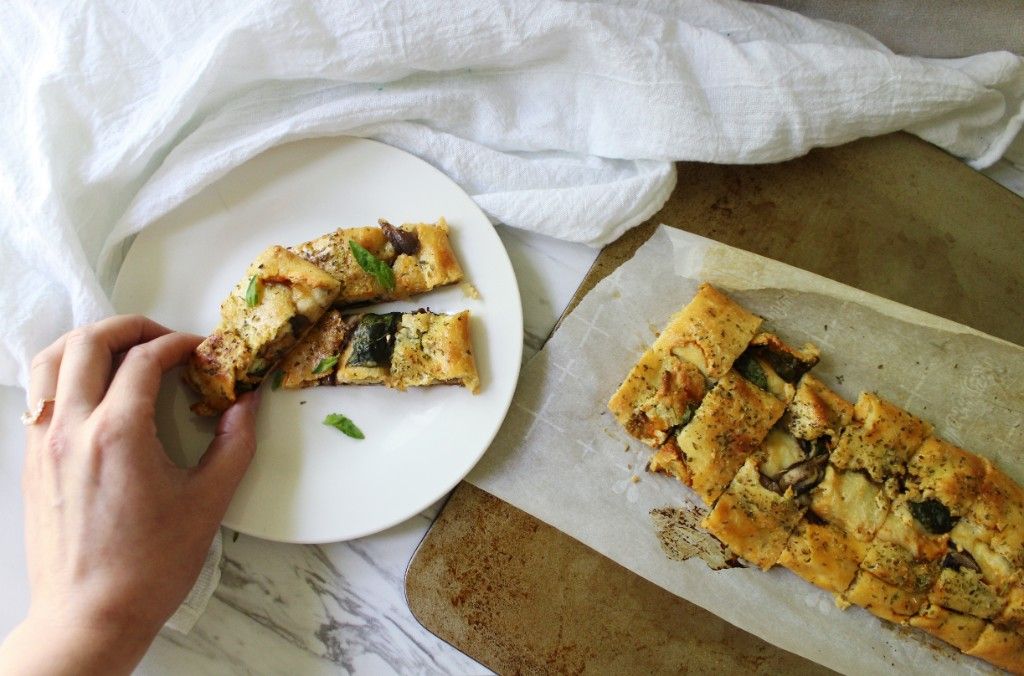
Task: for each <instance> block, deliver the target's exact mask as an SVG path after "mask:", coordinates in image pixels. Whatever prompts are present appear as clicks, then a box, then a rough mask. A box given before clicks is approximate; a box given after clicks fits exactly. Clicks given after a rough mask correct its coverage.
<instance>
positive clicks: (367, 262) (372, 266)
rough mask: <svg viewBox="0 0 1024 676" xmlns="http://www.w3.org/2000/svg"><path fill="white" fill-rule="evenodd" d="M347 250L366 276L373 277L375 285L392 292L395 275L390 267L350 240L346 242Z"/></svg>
mask: <svg viewBox="0 0 1024 676" xmlns="http://www.w3.org/2000/svg"><path fill="white" fill-rule="evenodd" d="M348 248H349V249H351V251H352V255H353V256H354V257H355V259H356V263H359V267H361V268H362V269H363V270H365V271H366V272H367V274H370V275H373V277H374V279H376V280H377V283H378V284H380V285H381V286H383V287H384V288H385V289H387V290H388V291H392V290H394V288H395V273H394V272H393V271H392V270H391V266H390V265H388V264H387V263H385V262H384V261H382V260H381V259H379V258H377V257H376V256H374V255H373V254H372V253H370V252H369V251H367V250H366V248H365V247H363V246H362V245H361V244H359V242H357V241H355V240H352V239H350V240H349V241H348Z"/></svg>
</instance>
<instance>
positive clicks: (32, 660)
mask: <svg viewBox="0 0 1024 676" xmlns="http://www.w3.org/2000/svg"><path fill="white" fill-rule="evenodd" d="M69 625H70V623H66V622H61V621H59V620H53V619H50V618H43V617H38V616H37V617H33V616H31V615H30V616H29V618H27V619H26V620H25V621H23V622H22V623H21V624H19V625H18V626H17V627H16V628H15V629H14V631H12V632H11V634H10V635H9V636H8V637H7V638H6V639H5V640H4V642H3V644H0V673H4V674H47V675H63V674H128V673H131V671H132V669H134V668H135V666H136V665H137V664H138V663H139V661H140V660H141V659H142V656H143V655H145V654H146V649H147V648H148V646H149V644H150V642H151V641H152V640H153V638H154V636H155V632H150V631H142V630H140V629H138V628H133V629H129V630H121V629H118V628H115V627H113V626H85V625H76V626H69Z"/></svg>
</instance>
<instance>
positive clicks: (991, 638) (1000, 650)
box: [966, 624, 1024, 674]
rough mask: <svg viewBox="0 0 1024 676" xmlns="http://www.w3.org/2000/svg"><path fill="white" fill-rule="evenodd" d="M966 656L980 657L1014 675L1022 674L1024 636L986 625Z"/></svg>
mask: <svg viewBox="0 0 1024 676" xmlns="http://www.w3.org/2000/svg"><path fill="white" fill-rule="evenodd" d="M966 652H967V654H968V655H973V656H975V657H980V658H981V659H983V660H986V661H988V662H991V663H992V664H994V665H996V666H997V667H1002V668H1003V669H1006V670H1008V671H1011V672H1013V673H1015V674H1024V636H1021V635H1020V634H1017V633H1015V632H1011V631H1006V630H1005V629H999V628H998V627H995V626H993V625H991V624H990V625H988V626H987V627H985V630H984V631H983V632H981V636H980V637H978V642H977V643H975V644H974V647H972V648H971V649H970V650H968V651H966Z"/></svg>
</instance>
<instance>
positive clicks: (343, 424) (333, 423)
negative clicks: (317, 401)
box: [324, 413, 366, 439]
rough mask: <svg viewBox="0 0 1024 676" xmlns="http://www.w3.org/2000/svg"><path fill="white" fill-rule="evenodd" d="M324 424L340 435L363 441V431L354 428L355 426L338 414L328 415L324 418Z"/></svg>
mask: <svg viewBox="0 0 1024 676" xmlns="http://www.w3.org/2000/svg"><path fill="white" fill-rule="evenodd" d="M324 424H325V425H327V426H329V427H333V428H334V429H336V430H338V431H339V432H341V433H342V434H345V435H347V436H350V437H352V438H353V439H365V438H366V437H365V436H364V435H363V431H362V430H360V429H359V428H358V427H356V424H355V423H354V422H352V421H351V420H349V419H348V418H346V417H345V416H343V415H342V414H340V413H328V414H327V417H326V418H324Z"/></svg>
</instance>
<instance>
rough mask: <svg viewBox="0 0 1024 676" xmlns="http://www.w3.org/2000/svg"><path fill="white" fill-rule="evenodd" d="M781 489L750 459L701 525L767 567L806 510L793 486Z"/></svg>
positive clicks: (745, 557) (734, 551)
mask: <svg viewBox="0 0 1024 676" xmlns="http://www.w3.org/2000/svg"><path fill="white" fill-rule="evenodd" d="M780 434H781V433H780ZM769 436H771V435H769ZM778 489H779V486H778V485H777V484H776V485H774V486H771V485H769V486H766V485H765V483H764V482H763V476H762V474H761V472H760V468H759V462H758V460H757V458H753V457H751V458H747V460H746V462H744V463H743V466H742V467H740V470H739V472H737V473H736V476H734V477H733V479H732V481H731V482H730V483H729V487H728V488H727V489H726V490H725V492H724V493H722V495H721V497H719V498H718V501H717V502H716V503H715V508H714V509H713V510H712V511H711V513H710V514H708V516H707V517H706V518H705V519H704V521H703V522H702V523H701V526H703V527H704V528H706V529H707V530H708V531H709V532H710V533H711V534H712V535H714V536H715V537H717V538H718V539H719V540H721V541H722V542H724V543H725V544H726V545H727V546H728V547H729V549H731V550H732V551H733V553H735V554H737V555H738V556H742V557H743V558H744V559H746V560H747V561H750V562H751V563H753V564H754V565H756V566H757V567H759V568H761V569H762V570H768V569H769V568H771V567H772V566H774V565H775V562H776V561H777V560H778V558H779V555H780V554H781V553H782V550H783V549H784V548H785V546H786V541H787V540H788V539H789V532H790V531H791V530H793V528H795V527H796V525H797V524H798V523H799V522H800V517H801V516H803V513H804V512H805V511H806V509H807V507H806V506H804V505H803V504H801V503H800V502H799V500H798V499H797V496H796V495H795V493H794V492H793V488H792V486H789V487H787V488H786V489H785V490H784V492H782V493H781V494H780V493H779V492H778Z"/></svg>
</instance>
